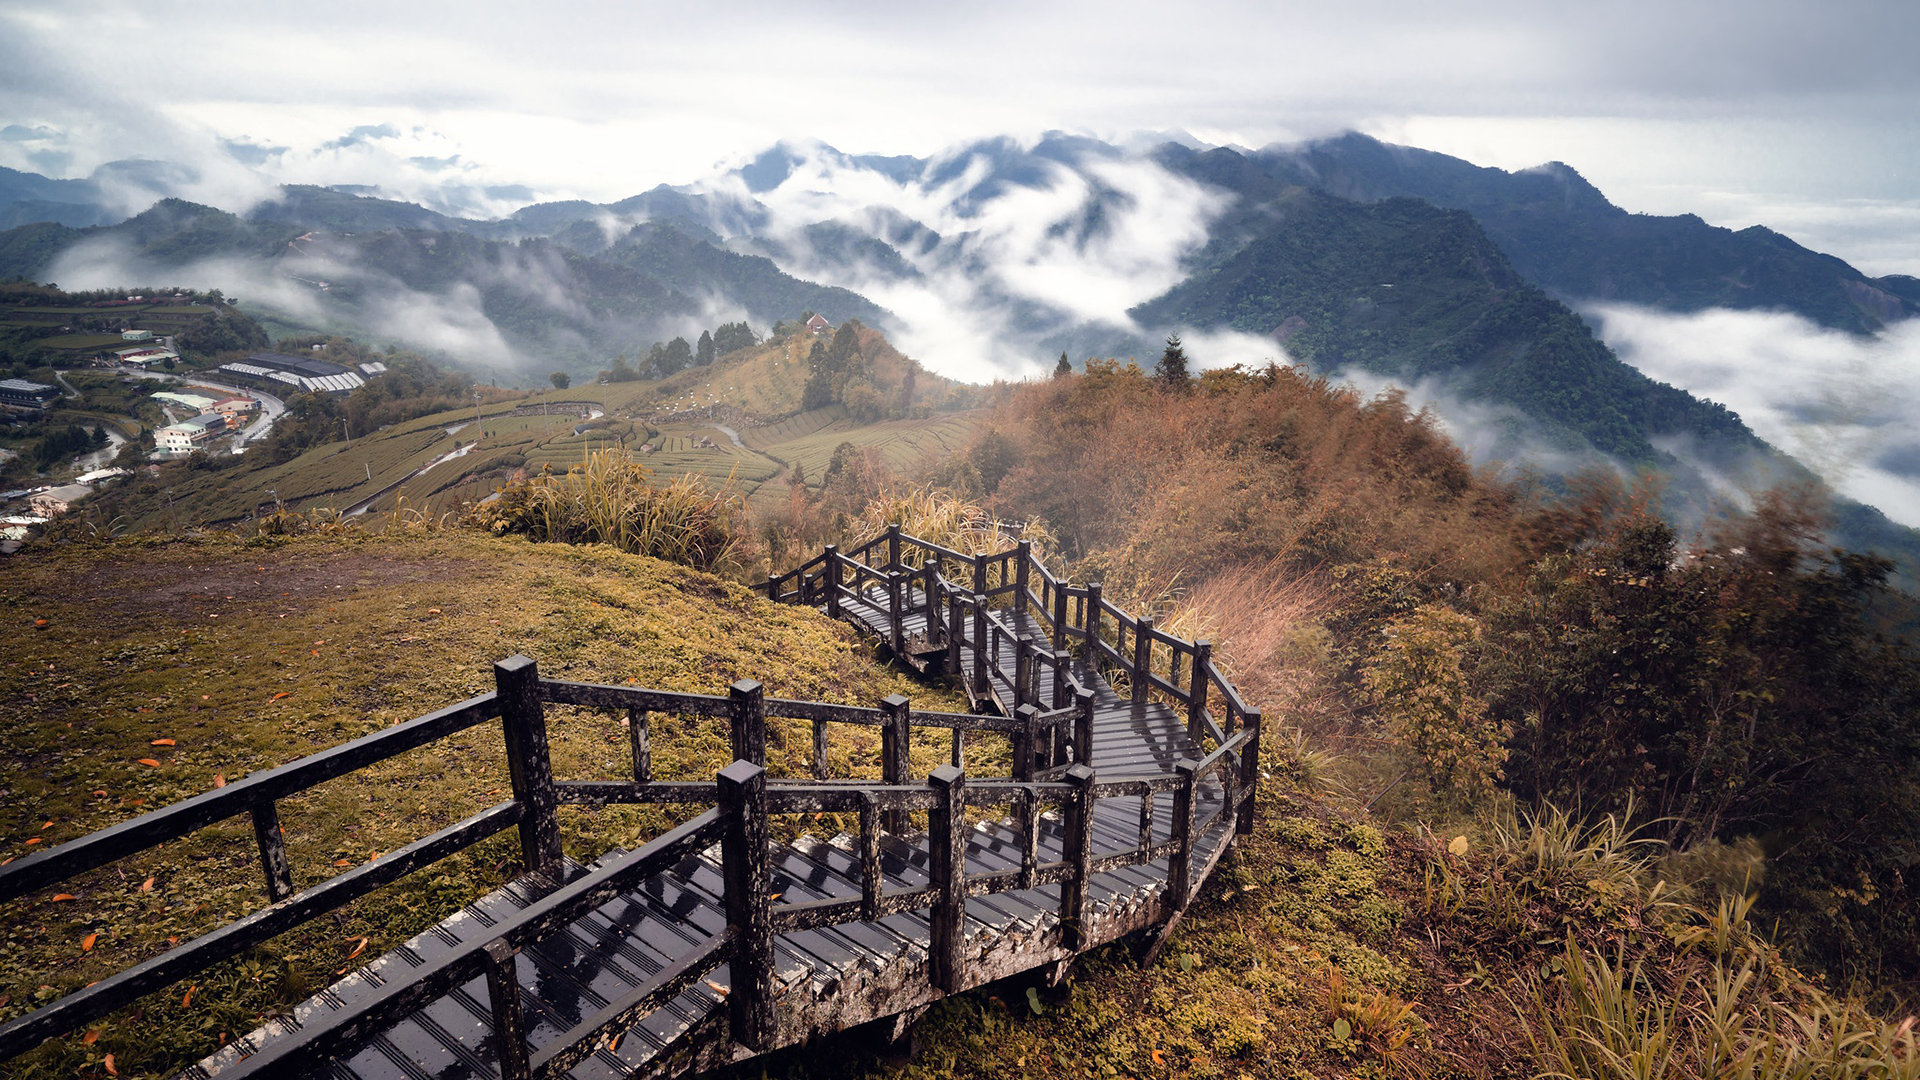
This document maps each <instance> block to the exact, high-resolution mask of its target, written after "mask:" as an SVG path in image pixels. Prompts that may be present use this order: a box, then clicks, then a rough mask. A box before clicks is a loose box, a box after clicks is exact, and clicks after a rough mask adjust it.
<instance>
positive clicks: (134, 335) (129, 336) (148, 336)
mask: <svg viewBox="0 0 1920 1080" xmlns="http://www.w3.org/2000/svg"><path fill="white" fill-rule="evenodd" d="M120 340H121V341H152V340H153V331H151V330H122V331H120Z"/></svg>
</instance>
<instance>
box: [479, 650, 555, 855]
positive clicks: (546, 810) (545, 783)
mask: <svg viewBox="0 0 1920 1080" xmlns="http://www.w3.org/2000/svg"><path fill="white" fill-rule="evenodd" d="M493 683H494V693H495V694H496V695H498V696H499V699H500V727H501V732H502V734H503V735H504V737H505V740H506V747H507V775H508V778H509V779H510V780H511V782H512V784H513V797H514V798H515V799H517V800H519V801H520V802H521V803H523V804H525V805H526V808H527V812H526V815H525V816H524V817H522V818H521V819H520V859H521V864H522V865H524V866H525V867H526V868H527V869H529V870H538V871H540V872H542V873H548V874H550V873H552V872H553V871H555V870H557V869H559V867H560V856H561V852H560V820H559V818H558V817H557V816H556V814H555V812H554V811H555V809H556V808H557V807H558V806H559V805H560V803H559V799H558V797H557V796H556V795H555V794H554V790H553V760H552V758H551V757H550V756H549V753H548V749H547V718H546V713H545V712H544V711H543V710H542V709H541V706H540V673H539V670H538V668H537V667H536V666H535V665H534V662H533V660H532V659H530V658H528V657H526V656H517V655H516V656H512V657H508V658H507V659H505V660H502V661H500V662H499V663H497V664H495V665H493Z"/></svg>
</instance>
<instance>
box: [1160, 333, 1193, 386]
mask: <svg viewBox="0 0 1920 1080" xmlns="http://www.w3.org/2000/svg"><path fill="white" fill-rule="evenodd" d="M1153 374H1154V377H1155V378H1157V379H1159V380H1160V383H1161V385H1163V386H1165V387H1166V388H1167V389H1169V390H1176V391H1179V392H1181V393H1185V392H1186V391H1187V389H1188V375H1187V351H1186V350H1185V349H1183V348H1181V347H1180V335H1179V334H1168V335H1167V349H1166V351H1165V352H1163V353H1161V354H1160V363H1158V364H1156V365H1155V366H1154V369H1153Z"/></svg>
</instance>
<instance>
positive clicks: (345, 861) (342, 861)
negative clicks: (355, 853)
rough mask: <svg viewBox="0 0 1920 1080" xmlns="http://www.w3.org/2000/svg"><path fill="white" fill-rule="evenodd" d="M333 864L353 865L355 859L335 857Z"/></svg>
mask: <svg viewBox="0 0 1920 1080" xmlns="http://www.w3.org/2000/svg"><path fill="white" fill-rule="evenodd" d="M333 865H335V866H352V865H353V860H352V859H335V860H333Z"/></svg>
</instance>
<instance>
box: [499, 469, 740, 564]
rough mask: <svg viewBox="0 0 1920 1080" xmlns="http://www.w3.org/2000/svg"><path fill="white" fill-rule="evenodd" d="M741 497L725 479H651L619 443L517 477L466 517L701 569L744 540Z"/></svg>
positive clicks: (729, 558)
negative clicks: (553, 469)
mask: <svg viewBox="0 0 1920 1080" xmlns="http://www.w3.org/2000/svg"><path fill="white" fill-rule="evenodd" d="M744 515H745V505H744V502H743V501H742V499H741V498H740V495H739V493H738V492H736V491H735V490H734V489H733V487H732V485H731V484H728V485H724V486H722V487H721V489H720V490H718V491H713V490H709V489H708V487H707V486H706V484H705V483H704V482H702V481H701V480H700V478H699V477H696V476H691V475H689V476H683V477H681V478H679V479H678V480H672V481H669V482H668V483H666V484H664V485H655V484H654V483H653V480H652V476H651V474H650V473H649V472H648V471H647V469H646V467H645V466H643V465H640V464H638V463H636V462H634V461H633V460H632V459H631V458H629V457H628V456H627V454H626V452H625V451H622V450H602V451H598V452H596V453H593V454H589V455H588V456H587V460H586V461H585V463H583V464H581V465H579V466H576V467H574V468H573V469H570V470H568V471H567V473H566V474H565V475H561V476H554V475H544V476H536V477H533V478H531V479H528V480H524V481H516V482H515V483H513V484H510V485H508V486H507V487H506V488H504V489H502V490H501V492H500V497H499V498H498V499H497V500H495V501H493V502H491V503H487V504H484V505H482V506H479V507H476V508H475V509H474V511H473V517H474V518H475V520H476V521H477V523H479V524H481V525H484V526H485V527H486V528H488V529H489V530H491V531H492V532H494V533H495V534H504V533H522V534H525V535H526V536H528V537H529V538H531V539H533V540H537V541H547V542H555V543H566V544H607V545H610V546H612V547H614V548H617V549H618V550H620V551H624V552H627V553H629V554H634V555H651V556H653V557H654V558H656V559H665V560H667V561H668V562H676V563H681V564H684V565H687V566H692V567H695V568H697V569H701V570H719V569H725V568H730V567H733V566H736V565H737V564H738V563H739V561H740V558H741V556H742V555H743V553H744V551H745V547H746V538H745V533H744V532H743V531H742V528H741V522H742V521H744Z"/></svg>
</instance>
